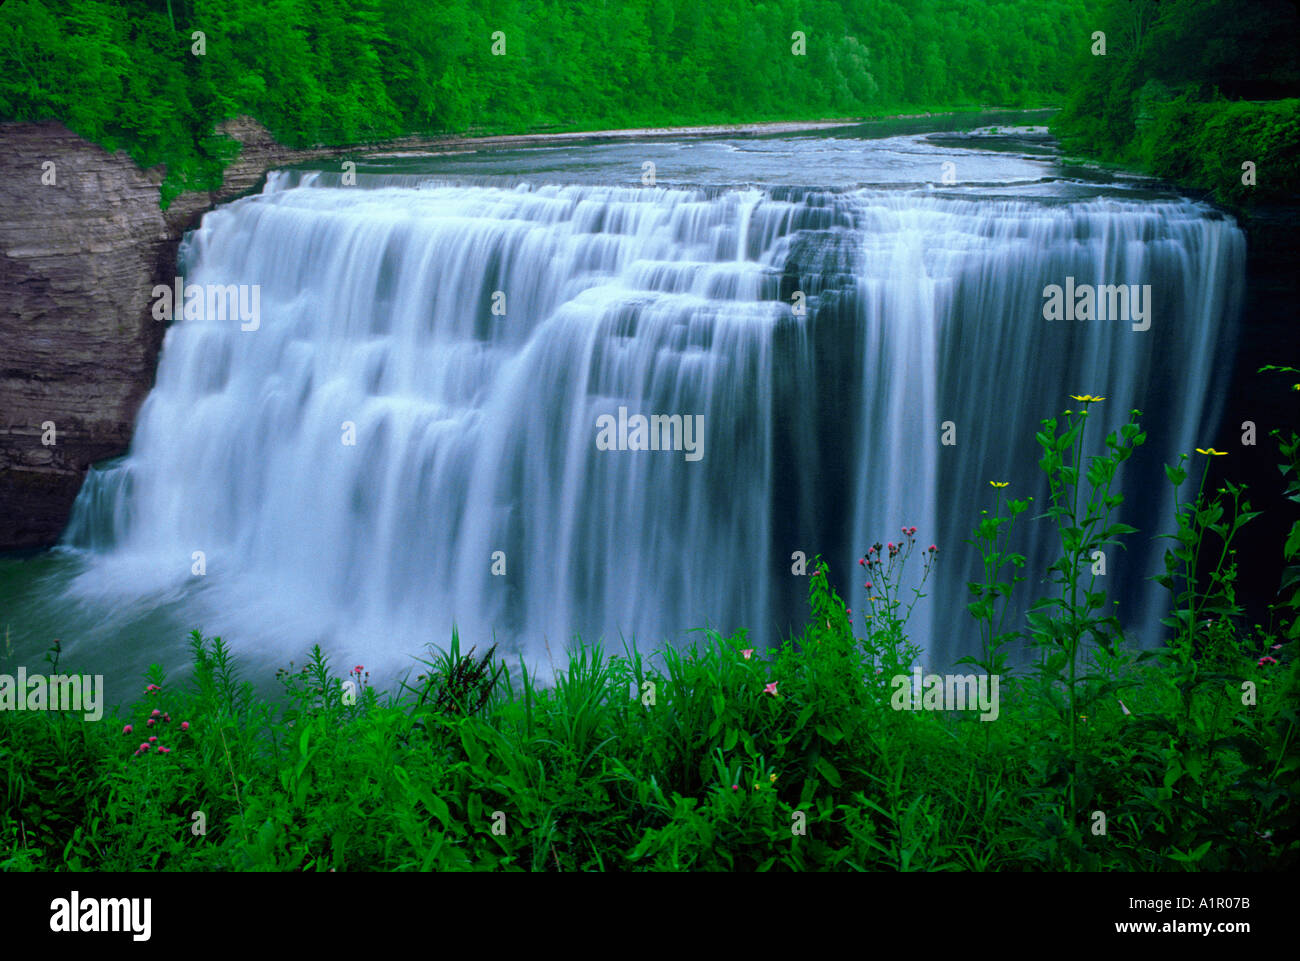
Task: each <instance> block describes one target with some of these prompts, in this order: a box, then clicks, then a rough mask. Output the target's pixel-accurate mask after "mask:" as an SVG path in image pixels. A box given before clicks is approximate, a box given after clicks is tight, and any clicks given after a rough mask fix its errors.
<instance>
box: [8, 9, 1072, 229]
mask: <svg viewBox="0 0 1300 961" xmlns="http://www.w3.org/2000/svg"><path fill="white" fill-rule="evenodd" d="M1093 6H1095V2H1094V0H893V2H887V3H872V4H854V3H848V2H833V3H820V2H819V3H814V4H803V3H798V2H795V0H775V2H769V3H763V4H752V3H746V2H738V0H726V2H720V3H713V4H699V3H696V2H695V0H662V2H655V3H650V2H648V0H631V2H626V3H607V2H605V0H600V2H595V0H581V2H578V3H561V2H559V0H487V2H477V0H475V2H469V0H447V2H438V3H430V2H427V0H351V2H347V3H344V2H342V0H269V2H265V0H256V2H254V0H189V2H181V0H177V2H175V3H173V4H169V5H166V6H164V5H161V4H159V3H157V2H148V0H10V2H9V3H6V4H4V5H3V6H0V119H4V120H45V119H57V120H61V121H63V122H65V123H66V124H67V125H68V126H69V127H70V128H71V129H72V130H74V131H76V132H77V133H79V134H81V135H82V136H84V137H87V138H88V139H90V140H93V141H95V142H96V143H100V144H102V145H104V146H105V147H107V148H108V149H110V150H115V149H118V148H122V149H125V150H127V151H128V152H129V153H130V155H131V157H132V158H133V159H135V160H136V162H137V163H139V164H141V165H142V166H152V165H154V164H157V163H165V164H166V165H167V176H166V180H165V182H164V187H163V199H164V205H165V204H166V203H167V202H169V201H170V199H171V198H172V197H173V196H175V194H176V193H177V192H178V191H179V190H181V189H185V188H198V189H211V188H213V187H216V186H218V185H219V184H220V182H221V171H222V168H223V167H224V165H225V164H226V163H227V162H228V161H229V160H230V159H231V156H232V152H233V151H234V149H235V144H234V143H233V142H232V141H230V140H229V139H227V138H223V137H218V136H215V135H214V134H213V131H214V128H215V127H216V125H217V124H219V123H221V122H222V121H223V120H226V119H229V118H231V117H234V116H237V115H239V114H250V115H252V116H254V117H256V118H257V119H259V120H260V121H262V122H263V123H264V124H266V126H267V127H268V128H269V129H270V130H271V132H272V133H274V134H275V136H276V137H277V138H278V139H279V140H280V141H281V142H283V143H285V144H288V145H291V146H302V145H308V144H315V143H325V144H350V143H358V142H368V141H369V142H373V141H375V140H379V139H384V138H389V137H394V136H397V135H401V134H406V133H448V132H457V133H460V132H476V133H505V132H522V131H527V130H544V129H556V128H569V129H589V130H590V129H600V128H608V127H628V126H661V125H665V124H688V123H725V122H739V121H755V120H763V119H779V120H797V119H809V118H818V117H826V116H840V117H843V116H862V115H868V114H879V113H882V112H887V111H890V110H895V109H898V108H900V107H905V106H912V107H914V108H923V109H927V110H928V109H930V108H933V107H937V106H940V105H944V106H949V107H954V106H955V107H962V106H972V107H973V106H979V105H984V104H993V105H999V106H1038V105H1042V104H1047V103H1053V102H1058V101H1059V100H1060V99H1061V98H1062V97H1063V96H1064V94H1065V90H1066V84H1067V80H1068V76H1069V57H1068V54H1067V52H1068V51H1069V50H1070V49H1071V47H1072V46H1073V44H1074V43H1075V39H1074V38H1076V37H1078V36H1079V35H1080V34H1081V32H1082V31H1084V30H1085V28H1086V26H1087V23H1088V22H1089V17H1088V11H1089V10H1090V9H1091V8H1092V7H1093ZM195 31H201V32H202V33H203V43H204V48H203V53H202V54H201V55H199V54H197V53H195V52H194V51H195V49H196V47H195V44H196V40H195V39H194V33H195ZM498 31H499V32H500V34H503V35H504V53H503V54H502V55H500V56H497V55H494V54H493V47H494V41H495V39H496V37H495V35H496V34H497V32H498ZM796 31H798V32H801V33H802V34H803V35H804V41H803V42H804V48H803V53H802V55H795V53H794V52H793V50H794V45H795V42H796V41H795V40H794V39H793V35H794V34H795V33H796ZM497 49H498V50H500V49H501V47H499V46H498V47H497Z"/></svg>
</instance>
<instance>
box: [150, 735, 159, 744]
mask: <svg viewBox="0 0 1300 961" xmlns="http://www.w3.org/2000/svg"><path fill="white" fill-rule="evenodd" d="M156 740H158V736H157V735H154V736H153V737H151V738H149V743H150V744H152V743H153V742H154V741H156Z"/></svg>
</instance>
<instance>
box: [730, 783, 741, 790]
mask: <svg viewBox="0 0 1300 961" xmlns="http://www.w3.org/2000/svg"><path fill="white" fill-rule="evenodd" d="M731 789H732V790H733V791H739V790H740V785H739V784H733V785H731Z"/></svg>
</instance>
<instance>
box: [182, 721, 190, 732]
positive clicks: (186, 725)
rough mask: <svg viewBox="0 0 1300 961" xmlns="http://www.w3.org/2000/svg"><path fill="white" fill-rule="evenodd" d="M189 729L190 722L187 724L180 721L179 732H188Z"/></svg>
mask: <svg viewBox="0 0 1300 961" xmlns="http://www.w3.org/2000/svg"><path fill="white" fill-rule="evenodd" d="M189 729H190V722H189V721H181V730H182V731H188V730H189Z"/></svg>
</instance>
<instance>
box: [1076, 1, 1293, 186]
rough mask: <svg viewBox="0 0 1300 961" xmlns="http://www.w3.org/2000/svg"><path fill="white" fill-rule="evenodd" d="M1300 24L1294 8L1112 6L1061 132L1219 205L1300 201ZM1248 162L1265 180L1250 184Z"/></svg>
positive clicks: (1086, 57) (1079, 74)
mask: <svg viewBox="0 0 1300 961" xmlns="http://www.w3.org/2000/svg"><path fill="white" fill-rule="evenodd" d="M1298 26H1300V14H1298V13H1297V6H1296V4H1295V3H1294V2H1293V0H1107V2H1106V3H1105V5H1104V6H1103V7H1102V9H1101V10H1100V16H1099V26H1098V29H1099V30H1101V31H1102V32H1103V33H1104V34H1105V52H1104V53H1099V52H1095V51H1096V50H1098V49H1099V48H1097V47H1096V46H1095V45H1094V46H1093V47H1090V48H1089V50H1088V52H1086V53H1084V54H1081V55H1080V57H1079V59H1078V62H1077V67H1076V80H1075V81H1074V83H1073V86H1072V89H1071V94H1070V97H1069V100H1068V102H1067V103H1066V106H1065V108H1064V109H1063V110H1062V111H1061V113H1060V115H1059V116H1058V117H1057V118H1056V121H1055V123H1054V128H1055V129H1056V131H1057V133H1058V134H1060V135H1061V137H1062V140H1063V142H1064V143H1065V145H1066V147H1067V148H1069V149H1071V150H1074V151H1076V152H1079V153H1083V154H1088V155H1095V156H1101V157H1105V158H1108V159H1111V160H1115V161H1118V162H1121V163H1126V164H1134V165H1138V166H1143V167H1145V168H1147V169H1149V170H1150V171H1151V172H1153V173H1156V174H1159V175H1161V176H1165V177H1168V178H1170V179H1172V180H1176V181H1178V182H1180V183H1186V184H1195V185H1197V186H1202V187H1205V188H1207V189H1209V190H1211V191H1212V192H1213V193H1214V194H1215V196H1216V197H1218V198H1219V199H1222V200H1230V201H1234V202H1245V201H1247V200H1248V199H1258V198H1261V197H1278V196H1283V195H1288V194H1293V193H1294V192H1295V190H1296V185H1297V182H1300V158H1298V157H1297V153H1298V145H1300V109H1298V108H1300V102H1297V100H1296V99H1294V98H1296V97H1297V96H1300V47H1298V46H1297V44H1296V39H1297V27H1298ZM1286 98H1292V99H1286ZM1244 162H1250V163H1252V164H1254V165H1255V168H1256V176H1255V180H1256V181H1257V182H1256V183H1254V184H1246V183H1243V176H1242V169H1241V164H1242V163H1244ZM1256 188H1258V189H1256Z"/></svg>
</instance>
